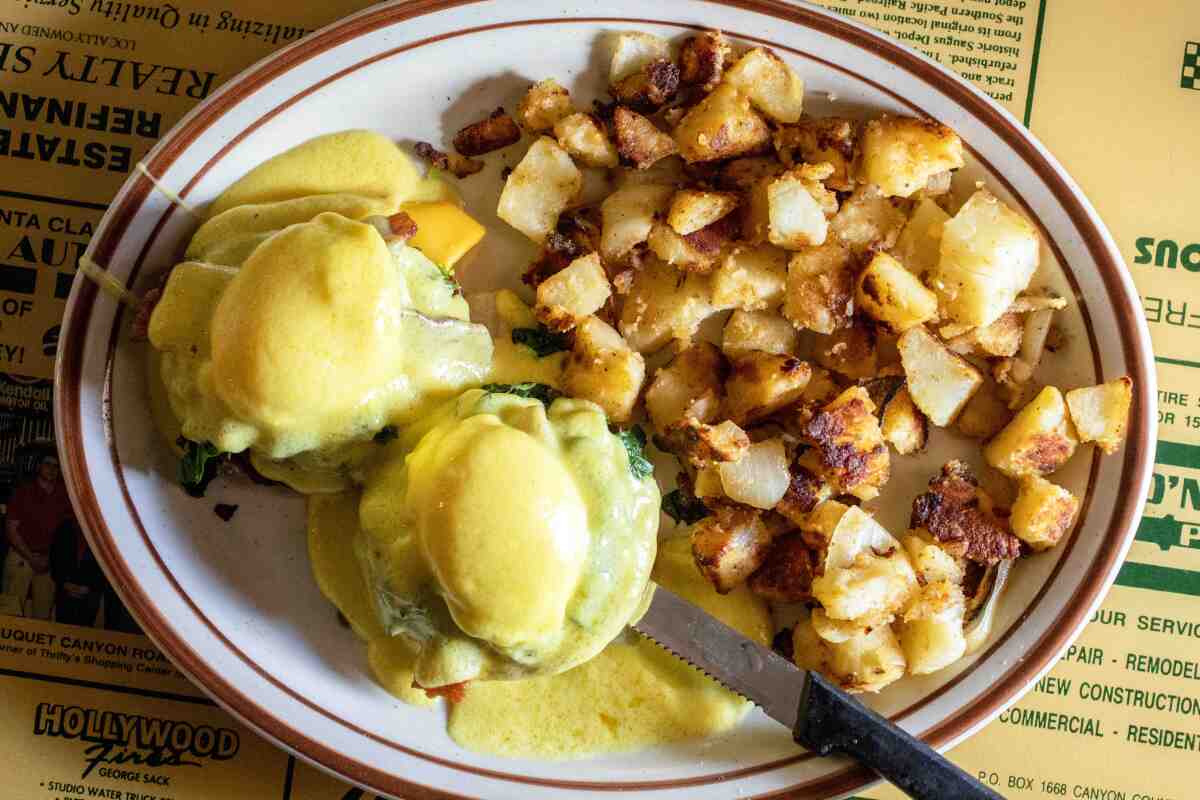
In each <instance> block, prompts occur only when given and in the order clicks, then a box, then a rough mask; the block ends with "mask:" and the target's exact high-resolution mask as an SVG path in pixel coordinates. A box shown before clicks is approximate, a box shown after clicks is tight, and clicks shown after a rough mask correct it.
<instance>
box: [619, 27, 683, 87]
mask: <svg viewBox="0 0 1200 800" xmlns="http://www.w3.org/2000/svg"><path fill="white" fill-rule="evenodd" d="M670 57H671V43H670V42H668V41H667V40H666V39H664V38H663V37H661V36H655V35H654V34H652V33H645V32H644V31H622V32H621V33H619V34H617V35H616V36H615V37H614V41H613V48H612V62H611V64H610V65H609V70H608V82H609V83H610V84H613V83H617V82H618V81H620V80H622V79H624V78H626V77H628V76H630V75H632V74H634V73H635V72H638V71H640V70H641V69H642V68H643V67H645V66H646V65H647V64H649V63H650V62H652V61H657V60H659V59H663V58H667V59H669V58H670Z"/></svg>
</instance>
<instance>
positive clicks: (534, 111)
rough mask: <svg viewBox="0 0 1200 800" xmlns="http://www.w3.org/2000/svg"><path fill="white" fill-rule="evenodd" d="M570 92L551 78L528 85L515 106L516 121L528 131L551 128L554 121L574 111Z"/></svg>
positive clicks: (534, 131)
mask: <svg viewBox="0 0 1200 800" xmlns="http://www.w3.org/2000/svg"><path fill="white" fill-rule="evenodd" d="M574 111H575V108H574V106H572V105H571V94H570V93H569V92H568V91H567V90H566V89H565V88H564V87H563V86H561V85H560V84H559V82H558V81H556V80H554V79H553V78H547V79H546V80H544V81H538V82H537V83H535V84H533V85H532V86H530V87H529V91H528V92H526V93H525V96H524V97H523V98H521V103H520V105H518V106H517V121H518V122H520V123H521V127H523V128H524V129H525V130H527V131H529V132H530V133H542V132H543V131H548V130H551V129H552V128H553V127H554V125H555V123H557V122H558V121H559V120H560V119H563V118H564V117H568V116H570V115H571V114H572V113H574Z"/></svg>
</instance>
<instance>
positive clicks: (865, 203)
mask: <svg viewBox="0 0 1200 800" xmlns="http://www.w3.org/2000/svg"><path fill="white" fill-rule="evenodd" d="M907 221H908V209H907V204H906V202H905V201H903V200H894V199H892V198H888V197H884V196H883V195H881V194H880V193H879V190H878V189H877V188H875V187H874V186H871V185H869V184H865V185H862V186H859V187H858V188H856V189H855V190H854V193H853V194H851V195H850V197H848V198H846V201H845V202H844V203H842V207H841V208H840V209H838V212H837V213H836V214H834V215H833V219H831V220H829V229H830V230H832V231H833V232H834V233H836V234H837V235H838V237H839V238H840V239H841V240H842V241H843V242H844V243H845V244H846V245H847V246H848V247H849V248H850V249H851V250H852V251H854V253H856V254H865V253H867V252H868V251H870V250H887V249H889V248H890V247H891V246H892V245H894V244H895V243H896V240H897V239H899V237H900V231H901V230H903V229H904V224H905V223H906V222H907Z"/></svg>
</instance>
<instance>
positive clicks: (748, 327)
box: [721, 308, 800, 358]
mask: <svg viewBox="0 0 1200 800" xmlns="http://www.w3.org/2000/svg"><path fill="white" fill-rule="evenodd" d="M799 343H800V335H799V331H797V330H796V328H795V327H794V326H793V325H792V323H790V322H788V321H787V320H786V319H784V318H783V317H781V316H779V315H778V314H771V313H768V312H766V311H743V310H742V309H740V308H739V309H738V310H737V311H734V312H733V314H731V315H730V316H729V319H728V320H727V321H726V322H725V329H724V331H723V332H722V335H721V351H722V352H723V353H725V355H726V356H728V357H729V358H738V357H739V356H743V355H745V354H746V353H748V352H750V351H752V350H760V351H762V352H764V353H776V354H779V355H791V354H792V353H794V352H795V351H796V347H797V345H798V344H799Z"/></svg>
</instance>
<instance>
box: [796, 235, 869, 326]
mask: <svg viewBox="0 0 1200 800" xmlns="http://www.w3.org/2000/svg"><path fill="white" fill-rule="evenodd" d="M853 266H854V265H853V261H852V259H851V256H850V251H849V250H847V249H846V248H845V247H843V246H842V244H841V243H840V242H838V241H837V240H836V239H831V240H830V241H828V242H826V243H825V244H823V245H821V246H819V247H806V248H804V249H803V250H800V251H799V252H796V253H793V254H792V257H791V259H790V260H789V261H788V276H787V295H786V298H785V300H784V304H783V315H784V316H785V317H787V318H788V319H789V320H791V322H792V324H793V325H795V326H796V327H797V328H807V329H808V330H812V331H816V332H817V333H823V334H826V335H828V334H831V333H833V332H834V331H837V330H839V329H841V328H845V327H848V326H849V325H850V314H851V311H852V310H853V308H854V302H853V301H854V270H853Z"/></svg>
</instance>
